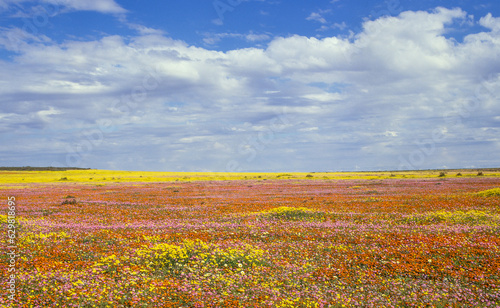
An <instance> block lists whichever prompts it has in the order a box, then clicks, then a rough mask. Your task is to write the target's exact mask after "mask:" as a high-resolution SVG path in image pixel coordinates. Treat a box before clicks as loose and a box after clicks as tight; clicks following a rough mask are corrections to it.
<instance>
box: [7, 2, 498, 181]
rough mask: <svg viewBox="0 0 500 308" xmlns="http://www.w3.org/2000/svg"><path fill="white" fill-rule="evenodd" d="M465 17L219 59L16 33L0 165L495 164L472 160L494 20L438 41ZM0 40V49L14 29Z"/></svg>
mask: <svg viewBox="0 0 500 308" xmlns="http://www.w3.org/2000/svg"><path fill="white" fill-rule="evenodd" d="M70 2H71V1H67V3H68V5H69V3H70ZM89 3H93V2H89ZM107 3H108V5H110V3H112V2H107ZM88 5H90V4H88ZM102 8H103V9H104V7H102ZM106 10H110V11H112V10H117V11H116V12H119V11H120V10H119V9H116V8H115V9H113V6H109V7H107V9H106ZM466 19H468V16H467V14H466V12H464V11H462V10H461V9H444V8H437V9H436V10H434V11H432V12H412V11H407V12H402V13H401V14H400V15H398V16H394V17H381V18H379V19H376V20H373V21H366V22H365V23H364V25H363V30H362V31H361V32H360V33H357V34H356V35H355V36H354V37H352V38H345V37H328V38H323V39H317V38H310V37H304V36H299V35H293V36H290V37H277V38H273V39H272V40H271V41H270V42H269V44H268V45H267V47H265V48H256V47H253V48H245V49H236V50H230V51H227V52H220V51H213V50H208V49H204V48H201V47H196V46H189V45H187V44H186V43H185V42H182V41H178V40H174V39H172V38H169V37H167V36H165V34H163V33H159V32H157V31H154V30H152V29H148V28H145V27H144V28H142V27H139V26H138V27H137V30H138V31H139V32H138V33H139V34H138V35H137V36H136V37H132V38H123V37H120V36H106V37H103V38H102V39H100V40H95V41H66V42H62V43H56V42H53V41H51V40H50V39H49V38H45V37H36V38H33V37H29V36H28V35H22V34H20V33H21V32H17V33H18V36H17V38H18V39H19V41H20V42H21V43H19V44H18V49H17V51H16V52H17V54H16V56H15V57H14V58H13V60H12V61H11V62H6V61H2V62H0V69H1V71H2V72H5V73H4V74H2V75H1V76H0V85H1V87H0V93H1V96H0V118H1V119H2V124H1V125H0V130H2V131H3V132H5V131H12V132H15V133H14V134H16V135H15V137H16V139H17V141H16V144H17V145H12V146H11V148H10V149H9V150H4V151H3V153H2V155H3V156H4V157H11V160H12V161H13V162H16V163H15V164H21V165H23V164H24V163H22V162H20V161H16V159H17V158H16V156H15V155H14V154H13V153H14V152H15V151H18V152H23V151H39V152H40V157H42V158H44V159H45V160H44V162H45V164H47V162H48V161H50V163H52V162H56V163H58V164H60V165H66V164H80V165H83V166H90V167H97V168H118V169H147V170H187V171H195V170H202V169H203V170H206V169H210V170H215V171H226V170H227V168H228V165H231V164H232V166H234V165H235V164H236V165H237V166H238V168H242V169H243V170H290V168H295V169H296V170H301V171H307V170H340V169H343V170H346V169H353V168H354V166H356V165H358V166H360V168H362V169H368V168H371V169H378V168H380V169H396V168H398V167H400V165H402V164H403V165H404V167H413V168H429V167H434V168H435V167H440V166H442V165H444V164H449V162H450V161H451V162H453V161H455V162H456V164H462V165H463V164H474V162H477V161H479V162H482V161H486V163H488V164H498V163H499V161H492V160H491V155H489V154H488V153H491V152H489V150H490V149H491V148H492V147H494V148H498V144H499V141H498V137H497V136H499V134H498V133H499V121H498V119H497V117H496V116H497V115H498V114H500V107H499V105H498V104H497V103H496V102H497V99H498V95H499V94H500V90H499V89H500V87H498V85H499V83H500V59H499V53H500V46H499V45H500V34H499V33H498V30H497V29H498V27H497V25H498V19H497V18H495V17H493V16H492V15H491V14H489V15H487V16H485V17H482V18H481V19H480V20H479V23H480V24H481V25H482V26H484V27H486V28H487V29H488V31H483V32H479V33H474V34H470V35H468V36H466V37H465V38H464V40H463V42H457V41H455V40H454V39H452V38H448V37H447V36H446V33H447V31H448V30H449V29H450V27H453V24H454V21H457V20H458V21H460V20H466ZM1 31H2V35H1V36H0V44H2V46H4V48H7V47H5V46H7V43H6V37H7V36H8V33H11V32H12V31H19V29H1ZM9 31H10V32H9ZM249 35H253V34H249ZM11 37H12V35H11ZM2 38H3V39H2ZM241 38H246V39H249V40H252V38H248V35H241ZM253 39H258V38H255V37H253ZM262 39H270V38H269V37H262ZM207 43H209V42H207ZM30 136H33V137H30ZM9 138H12V135H11V137H2V142H3V143H4V142H7V141H8V139H9ZM464 142H466V143H468V144H470V145H473V146H474V148H475V149H477V151H476V152H474V153H470V152H463V151H462V149H463V148H462V147H461V145H462V144H464ZM27 145H30V147H28V146H27ZM469 147H470V146H469ZM28 148H29V149H28ZM426 149H429V150H426ZM111 153H112V154H111ZM415 153H417V154H419V155H420V156H423V159H420V160H417V159H415V157H417V156H418V155H416V154H415ZM420 156H419V157H420ZM487 156H488V157H490V159H489V160H488V159H487ZM49 157H50V158H49ZM111 157H113V159H112V158H111ZM297 161H300V162H301V163H300V165H298V164H297ZM405 164H406V165H405ZM408 164H409V165H408Z"/></svg>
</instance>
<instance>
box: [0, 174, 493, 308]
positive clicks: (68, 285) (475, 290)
mask: <svg viewBox="0 0 500 308" xmlns="http://www.w3.org/2000/svg"><path fill="white" fill-rule="evenodd" d="M441 172H446V174H440V173H441ZM459 172H460V173H461V175H459V176H457V173H459ZM478 172H479V171H478V170H453V171H450V170H448V171H439V170H438V171H418V172H417V171H415V172H359V173H235V174H228V173H168V172H118V171H104V170H68V171H1V172H0V174H1V182H0V187H1V188H2V192H3V195H4V201H3V203H4V204H5V206H4V209H5V211H2V212H1V214H2V215H1V216H0V218H1V220H2V226H7V225H10V224H12V225H13V226H14V228H15V230H16V231H17V233H16V234H17V235H16V237H15V238H14V239H13V241H12V242H14V244H15V245H16V246H17V253H18V256H17V257H15V259H14V260H15V263H14V265H15V269H16V270H15V273H16V277H15V291H16V296H15V300H14V301H13V302H12V301H10V299H9V298H8V297H6V296H2V297H1V299H0V306H1V307H4V306H7V307H8V306H9V305H12V307H499V306H500V274H499V273H500V177H499V174H498V171H495V170H482V171H481V172H483V174H482V175H478ZM222 180H225V181H222ZM8 197H15V223H14V222H13V220H12V219H10V218H9V216H8V215H10V214H8V210H7V207H8V206H7V204H8V201H7V200H8ZM3 232H4V234H7V227H5V228H4V231H3ZM4 238H7V236H4ZM12 242H11V243H6V244H4V245H5V247H4V248H6V249H8V246H9V245H13V243H12ZM9 258H10V257H9V256H8V255H6V254H2V255H1V257H0V264H1V270H2V272H3V273H5V274H6V277H7V274H8V273H7V271H8V268H9V264H12V259H9Z"/></svg>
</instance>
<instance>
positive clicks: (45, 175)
mask: <svg viewBox="0 0 500 308" xmlns="http://www.w3.org/2000/svg"><path fill="white" fill-rule="evenodd" d="M442 172H444V178H453V177H476V176H478V173H479V172H481V173H482V176H486V177H500V169H478V170H476V169H474V170H471V169H462V170H424V171H383V172H291V173H287V172H281V173H278V172H276V173H229V172H143V171H113V170H87V169H81V170H54V171H47V170H42V171H34V170H21V171H20V170H1V169H0V184H2V183H4V184H27V183H65V182H66V183H68V182H79V183H90V184H92V183H104V184H106V183H124V182H171V181H178V182H192V181H220V180H252V179H257V180H275V179H282V180H283V179H292V180H293V179H296V180H298V179H307V180H325V179H337V180H341V179H344V180H346V179H367V180H369V179H386V178H435V177H439V176H440V174H441V173H442Z"/></svg>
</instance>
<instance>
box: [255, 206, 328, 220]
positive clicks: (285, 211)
mask: <svg viewBox="0 0 500 308" xmlns="http://www.w3.org/2000/svg"><path fill="white" fill-rule="evenodd" d="M261 213H263V214H264V215H265V216H267V217H270V218H275V219H282V220H292V221H298V220H305V221H324V220H325V213H323V212H318V211H314V210H311V209H308V208H305V207H288V206H281V207H277V208H273V209H270V210H268V211H264V212H261Z"/></svg>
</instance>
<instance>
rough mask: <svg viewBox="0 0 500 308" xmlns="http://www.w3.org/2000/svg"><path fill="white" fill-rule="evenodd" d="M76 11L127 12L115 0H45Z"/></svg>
mask: <svg viewBox="0 0 500 308" xmlns="http://www.w3.org/2000/svg"><path fill="white" fill-rule="evenodd" d="M43 1H44V2H46V3H51V4H55V5H60V6H64V7H67V8H69V9H71V10H76V11H96V12H100V13H104V14H124V13H126V12H127V10H125V9H124V8H122V7H121V6H120V5H119V4H117V3H116V2H115V1H114V0H85V1H81V0H43Z"/></svg>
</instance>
